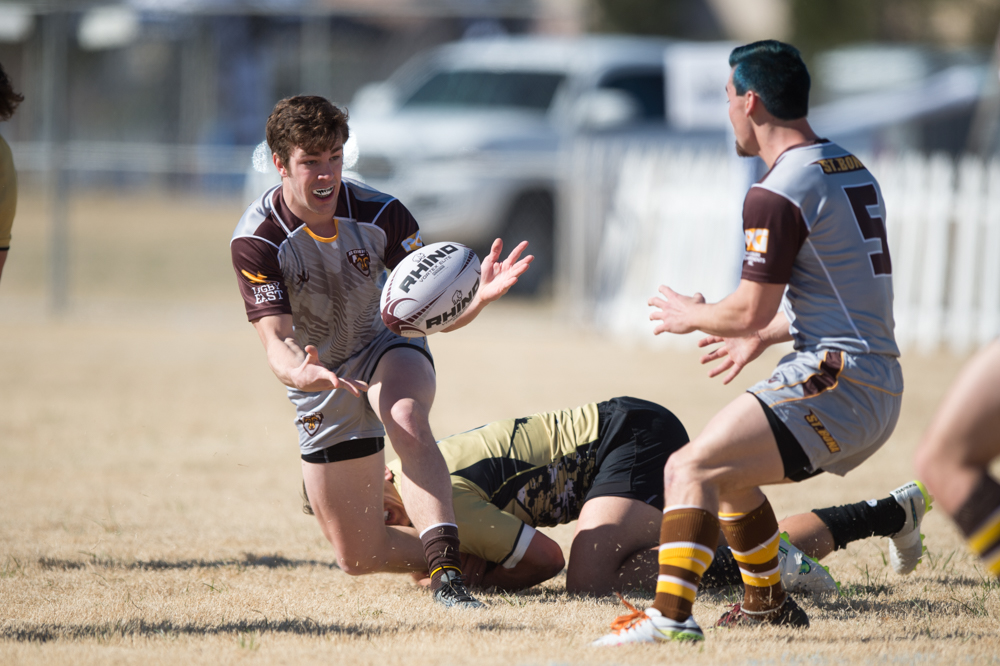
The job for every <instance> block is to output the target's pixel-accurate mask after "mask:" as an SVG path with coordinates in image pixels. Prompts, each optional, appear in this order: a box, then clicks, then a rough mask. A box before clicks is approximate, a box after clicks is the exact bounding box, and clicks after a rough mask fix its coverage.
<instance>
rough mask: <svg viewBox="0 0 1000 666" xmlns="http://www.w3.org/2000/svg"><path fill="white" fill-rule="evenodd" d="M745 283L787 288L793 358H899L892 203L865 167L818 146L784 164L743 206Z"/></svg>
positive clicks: (792, 153)
mask: <svg viewBox="0 0 1000 666" xmlns="http://www.w3.org/2000/svg"><path fill="white" fill-rule="evenodd" d="M743 230H744V232H745V234H746V254H745V255H744V257H743V279H746V280H753V281H755V282H767V283H772V284H786V285H788V287H787V289H786V290H785V295H784V298H783V299H782V309H783V311H784V312H785V315H786V316H787V317H788V321H789V323H790V330H791V333H792V336H793V338H794V344H795V348H796V349H803V350H827V349H831V350H843V351H846V352H849V353H854V354H866V353H873V354H888V355H890V356H899V348H898V347H897V346H896V340H895V336H894V334H893V328H894V326H895V324H894V321H893V316H892V262H891V261H890V259H889V244H888V241H887V239H886V233H885V203H884V202H883V200H882V192H881V190H880V189H879V186H878V182H876V180H875V177H874V176H872V174H871V172H869V171H868V169H866V168H865V167H864V165H863V164H862V163H861V161H860V160H858V158H856V157H855V156H853V155H851V154H850V153H848V152H847V151H846V150H844V149H843V148H841V147H840V146H838V145H836V144H834V143H830V142H829V141H826V140H821V141H819V142H816V143H812V144H806V145H802V146H796V147H793V148H790V149H788V150H786V151H785V152H784V153H782V154H781V156H780V157H778V160H777V161H776V162H775V164H774V166H773V167H772V168H771V170H770V171H769V172H768V173H767V174H766V175H765V176H764V177H763V178H762V179H761V180H760V182H758V183H756V184H755V185H754V186H753V187H751V188H750V191H749V192H748V193H747V196H746V200H745V201H744V203H743Z"/></svg>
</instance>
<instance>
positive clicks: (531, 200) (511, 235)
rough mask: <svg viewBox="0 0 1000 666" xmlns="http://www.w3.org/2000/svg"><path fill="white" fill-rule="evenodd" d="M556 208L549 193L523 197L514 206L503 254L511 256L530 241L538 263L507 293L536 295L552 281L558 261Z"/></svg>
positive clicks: (504, 233) (507, 227)
mask: <svg viewBox="0 0 1000 666" xmlns="http://www.w3.org/2000/svg"><path fill="white" fill-rule="evenodd" d="M554 231H555V209H554V206H553V203H552V196H551V195H550V194H548V193H547V192H531V193H528V194H524V195H522V196H521V197H520V198H519V199H518V200H517V202H516V203H515V204H514V205H513V206H512V207H511V212H510V215H509V216H508V218H507V224H506V225H505V226H504V230H503V232H502V233H501V234H500V238H501V239H502V240H503V253H504V256H506V255H507V253H508V252H510V251H511V250H512V249H514V247H515V246H516V245H517V244H518V243H520V242H521V241H525V240H526V241H528V250H527V252H528V254H533V255H534V256H535V260H534V261H533V262H531V268H529V269H528V271H527V272H526V273H525V274H524V275H522V276H521V277H520V278H518V280H517V284H515V285H514V286H513V287H512V288H511V290H510V291H509V292H507V293H509V294H516V295H520V296H536V295H538V294H539V293H540V292H542V291H543V290H544V289H546V288H547V287H548V285H549V284H550V283H551V281H552V275H553V262H554V260H555V235H554Z"/></svg>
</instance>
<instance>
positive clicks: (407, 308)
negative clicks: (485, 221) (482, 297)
mask: <svg viewBox="0 0 1000 666" xmlns="http://www.w3.org/2000/svg"><path fill="white" fill-rule="evenodd" d="M480 270H481V269H480V265H479V257H477V256H476V253H475V252H473V251H472V250H471V249H469V248H467V247H466V246H464V245H460V244H459V243H431V244H430V245H425V246H424V247H421V248H418V249H416V250H414V251H413V252H410V253H409V254H408V255H406V257H404V258H403V260H402V261H401V262H399V265H397V266H396V267H395V268H394V269H392V273H390V274H389V279H388V281H387V282H386V283H385V287H383V288H382V302H381V306H382V307H381V310H382V321H383V322H385V325H386V326H387V327H388V328H389V330H390V331H392V332H393V333H396V334H398V335H402V336H404V337H407V338H415V337H420V336H423V335H430V334H431V333H436V332H437V331H440V330H441V329H443V328H445V327H447V326H450V325H451V324H452V322H454V321H455V319H457V318H458V315H460V314H461V313H462V312H463V311H464V310H465V309H466V308H467V307H469V304H470V303H471V302H472V297H473V296H475V295H476V292H477V291H478V290H479V275H480Z"/></svg>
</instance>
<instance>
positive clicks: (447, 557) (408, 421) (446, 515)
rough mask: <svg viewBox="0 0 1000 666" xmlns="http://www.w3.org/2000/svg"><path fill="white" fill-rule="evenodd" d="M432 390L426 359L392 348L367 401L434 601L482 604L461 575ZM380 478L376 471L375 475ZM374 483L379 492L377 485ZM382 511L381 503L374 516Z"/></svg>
mask: <svg viewBox="0 0 1000 666" xmlns="http://www.w3.org/2000/svg"><path fill="white" fill-rule="evenodd" d="M435 391H436V379H435V374H434V368H433V367H432V365H431V363H430V361H429V360H428V359H427V357H426V356H424V355H423V354H421V353H420V352H418V351H416V350H414V349H411V348H407V347H396V348H393V349H389V350H388V351H387V352H386V353H385V354H384V355H383V356H382V358H381V359H380V360H379V362H378V366H377V367H376V369H375V372H374V373H373V375H372V379H371V382H370V388H369V390H368V400H369V402H370V403H371V405H372V408H373V409H374V410H375V413H376V414H378V417H379V420H381V421H382V424H383V425H384V426H385V430H386V434H387V435H388V437H389V440H390V441H391V442H392V446H393V450H394V451H395V452H396V453H397V455H399V459H400V461H401V462H402V465H403V479H402V484H401V487H402V496H403V501H404V503H405V505H406V507H407V512H408V514H409V516H410V519H411V520H412V521H413V525H414V527H415V528H416V529H417V531H418V533H419V535H420V541H421V543H422V544H423V547H424V556H425V558H426V560H427V567H428V569H427V570H428V571H429V572H430V576H431V591H432V592H433V593H434V599H435V600H436V601H437V602H439V603H441V604H443V605H444V606H446V607H457V608H482V607H483V604H482V603H481V602H479V601H478V600H476V599H475V597H473V596H472V595H471V594H470V593H469V591H468V590H467V589H466V587H465V583H464V581H463V579H462V569H461V564H460V561H459V540H458V526H457V524H456V523H455V512H454V509H453V507H452V504H451V479H450V476H449V474H448V467H447V465H446V464H445V462H444V458H443V457H442V456H441V452H440V450H439V449H438V447H437V443H436V442H435V440H434V435H433V433H432V432H431V428H430V422H429V420H428V419H429V415H430V409H431V405H432V404H433V402H434V394H435ZM382 476H383V471H382V470H379V474H378V475H377V476H376V477H375V478H377V479H381V478H382ZM373 485H377V486H379V491H380V492H381V489H382V484H381V483H376V484H373ZM382 515H383V514H382V510H381V507H379V510H378V512H377V516H378V517H379V518H381V517H382Z"/></svg>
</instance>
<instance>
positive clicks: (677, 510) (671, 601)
mask: <svg viewBox="0 0 1000 666" xmlns="http://www.w3.org/2000/svg"><path fill="white" fill-rule="evenodd" d="M718 543H719V519H718V518H716V517H715V516H713V515H712V514H711V513H709V512H708V511H705V510H704V509H701V508H699V507H696V506H683V505H681V506H677V505H675V506H668V507H667V508H665V509H664V510H663V522H661V523H660V558H659V559H660V575H659V577H658V578H657V579H656V598H655V599H653V608H655V609H656V610H658V611H660V612H661V613H662V614H663V615H664V616H665V617H669V618H670V619H672V620H677V621H678V622H683V621H684V620H686V619H688V618H689V617H691V607H692V606H693V605H694V599H695V596H697V594H698V582H699V581H700V580H701V576H702V574H703V573H705V569H707V568H708V566H709V565H710V564H711V563H712V558H713V557H715V547H716V545H717V544H718Z"/></svg>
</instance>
